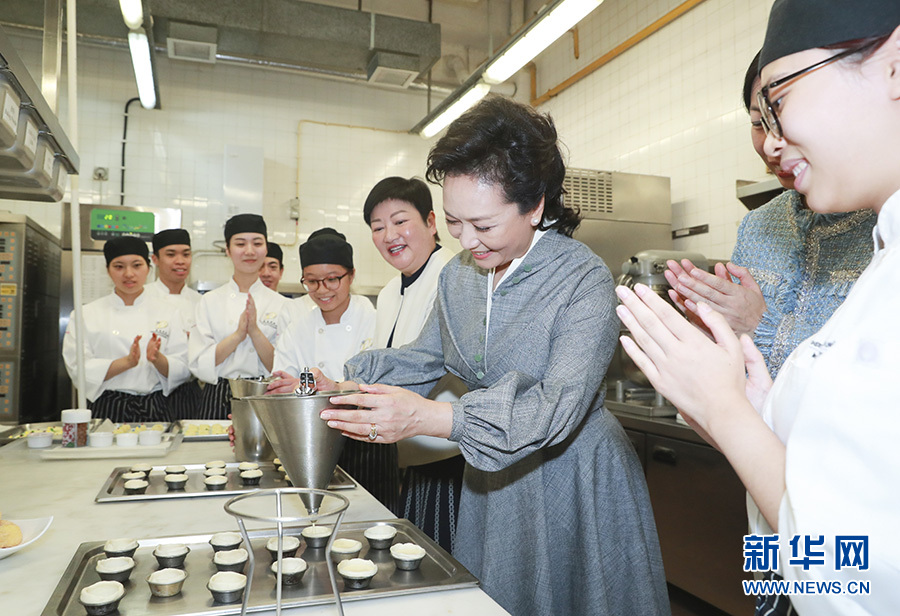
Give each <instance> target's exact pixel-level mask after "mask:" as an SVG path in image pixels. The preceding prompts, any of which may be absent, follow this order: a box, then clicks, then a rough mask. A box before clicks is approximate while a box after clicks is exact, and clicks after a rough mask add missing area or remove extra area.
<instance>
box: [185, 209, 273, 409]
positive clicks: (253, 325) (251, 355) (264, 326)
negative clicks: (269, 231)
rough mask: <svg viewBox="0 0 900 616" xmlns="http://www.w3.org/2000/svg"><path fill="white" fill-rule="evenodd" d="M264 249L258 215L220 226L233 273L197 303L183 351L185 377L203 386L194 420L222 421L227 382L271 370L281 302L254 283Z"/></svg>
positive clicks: (228, 391)
mask: <svg viewBox="0 0 900 616" xmlns="http://www.w3.org/2000/svg"><path fill="white" fill-rule="evenodd" d="M267 250H268V249H267V242H266V222H265V221H264V220H263V218H262V216H259V215H257V214H237V215H236V216H232V217H231V218H230V219H228V222H226V223H225V254H226V255H228V257H229V258H230V259H231V262H232V265H233V267H234V274H233V275H232V277H231V279H230V280H229V281H228V282H226V283H225V284H224V285H222V286H221V287H219V288H217V289H214V290H213V291H210V292H209V293H206V294H204V295H203V296H202V297H201V298H200V303H199V304H198V305H197V310H196V313H195V324H194V327H193V329H192V330H191V336H190V343H189V346H188V357H189V360H190V364H189V365H190V368H191V372H192V373H193V374H194V376H196V377H197V378H198V379H200V380H201V381H203V382H204V383H205V384H206V385H205V386H204V387H203V391H202V395H201V400H200V406H199V408H198V410H197V412H196V415H195V418H197V419H225V418H226V417H227V415H228V413H229V412H230V410H231V389H230V387H229V385H228V379H230V378H242V377H250V378H255V377H259V376H266V375H268V374H269V373H270V371H271V370H272V360H273V358H274V355H275V346H274V345H275V339H276V337H277V335H278V330H279V327H278V321H279V315H280V314H281V311H282V309H283V307H284V303H285V302H286V301H287V298H285V297H284V296H283V295H279V294H278V293H276V292H275V291H273V290H272V289H269V288H268V287H266V286H265V285H264V284H263V283H262V282H261V281H260V280H259V270H260V267H261V266H262V263H263V260H264V259H265V257H266V254H267Z"/></svg>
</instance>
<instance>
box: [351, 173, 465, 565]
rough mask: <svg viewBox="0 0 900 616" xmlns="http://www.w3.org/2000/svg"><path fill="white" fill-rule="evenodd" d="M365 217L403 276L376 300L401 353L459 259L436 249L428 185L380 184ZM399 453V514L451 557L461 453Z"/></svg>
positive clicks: (449, 393) (448, 447) (439, 449)
mask: <svg viewBox="0 0 900 616" xmlns="http://www.w3.org/2000/svg"><path fill="white" fill-rule="evenodd" d="M363 217H364V218H365V220H366V224H368V225H369V227H370V228H371V229H372V242H373V243H374V244H375V247H376V248H377V249H378V252H380V253H381V256H382V257H384V260H385V261H387V262H388V263H390V264H391V266H393V267H394V268H395V269H396V270H397V271H399V272H400V275H399V276H397V277H395V278H392V279H391V281H390V282H388V283H387V284H386V285H385V287H384V288H383V289H382V290H381V292H380V293H379V294H378V314H377V324H376V328H375V347H376V348H397V347H401V346H403V345H404V344H408V343H410V342H412V341H413V340H415V339H416V338H417V337H418V335H419V332H421V331H422V326H423V325H424V324H425V320H426V319H427V318H428V315H429V314H431V308H432V306H433V305H434V298H435V296H436V295H437V285H438V276H439V275H440V273H441V270H442V269H444V266H445V265H446V264H447V262H449V261H450V259H452V258H453V257H454V255H455V253H454V252H453V251H452V250H450V249H449V248H446V247H443V246H441V245H440V244H438V232H437V226H436V225H435V216H434V207H433V205H432V199H431V191H430V190H429V189H428V186H427V185H426V184H425V182H423V181H422V180H419V179H416V178H410V179H406V178H401V177H389V178H385V179H383V180H381V181H380V182H378V183H377V184H376V185H375V186H374V188H372V190H371V192H370V193H369V196H368V197H367V198H366V203H365V206H364V207H363ZM465 392H466V388H465V385H463V384H462V382H460V381H459V379H457V378H456V377H454V376H452V375H448V376H447V377H444V378H443V379H441V381H440V382H439V383H438V384H437V385H436V386H435V388H434V389H433V390H432V392H431V395H430V396H429V397H431V398H433V399H436V400H440V401H443V402H451V401H453V400H456V399H457V398H459V396H461V395H462V394H464V393H465ZM397 449H398V459H399V464H400V467H401V469H403V470H402V482H401V485H402V493H401V495H400V508H399V510H398V511H397V515H399V516H400V517H404V518H407V519H408V520H410V521H412V523H413V524H415V525H416V526H418V527H419V528H421V529H422V530H423V531H425V532H426V533H427V534H428V535H429V536H431V538H432V539H434V540H435V541H437V542H438V543H440V544H441V546H442V547H443V548H444V549H446V550H448V551H452V549H453V545H454V539H455V537H456V520H457V514H458V513H459V499H460V492H461V490H462V475H463V469H464V468H465V461H464V460H463V458H462V456H461V455H460V453H459V447H458V446H457V445H456V443H454V442H452V441H449V440H447V439H441V438H435V437H431V436H416V437H413V438H410V439H406V440H404V441H400V442H399V443H397Z"/></svg>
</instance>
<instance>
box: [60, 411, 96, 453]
mask: <svg viewBox="0 0 900 616" xmlns="http://www.w3.org/2000/svg"><path fill="white" fill-rule="evenodd" d="M60 418H61V419H62V424H63V437H62V446H63V447H85V446H87V440H88V424H89V423H90V422H91V411H90V409H66V410H65V411H63V412H62V413H61V415H60Z"/></svg>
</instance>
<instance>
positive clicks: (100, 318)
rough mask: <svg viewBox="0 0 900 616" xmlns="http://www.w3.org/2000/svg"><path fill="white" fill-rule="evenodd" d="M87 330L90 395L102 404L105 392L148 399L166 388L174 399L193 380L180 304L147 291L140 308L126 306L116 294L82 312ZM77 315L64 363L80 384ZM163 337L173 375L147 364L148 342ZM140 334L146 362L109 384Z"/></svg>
mask: <svg viewBox="0 0 900 616" xmlns="http://www.w3.org/2000/svg"><path fill="white" fill-rule="evenodd" d="M82 315H83V316H84V325H85V330H84V331H83V332H82V337H81V338H82V344H83V346H84V363H85V365H84V373H85V392H84V394H85V396H86V397H87V399H88V400H92V401H93V400H96V399H97V398H99V397H100V394H102V393H103V392H104V391H107V390H113V391H123V392H126V393H129V394H134V395H141V396H142V395H147V394H150V393H153V392H154V391H159V390H162V392H163V394H165V395H167V396H168V395H169V393H171V392H172V390H174V389H175V388H176V387H178V386H179V385H181V384H182V383H184V382H185V381H187V380H188V378H189V377H190V372H189V371H188V365H187V344H188V343H187V334H186V331H185V328H184V324H183V322H182V320H181V314H180V313H179V311H178V310H177V309H176V308H175V306H174V305H172V304H170V303H168V302H163V301H160V300H159V299H158V298H157V297H156V296H155V295H154V294H151V293H148V292H147V291H146V290H145V291H144V292H143V293H141V294H140V295H139V296H137V297H136V298H135V300H134V305H132V306H126V305H125V302H123V301H122V298H121V297H119V296H118V295H116V294H115V293H111V294H109V295H107V296H105V297H101V298H100V299H98V300H94V301H93V302H91V303H90V304H87V305H86V306H85V307H84V310H83V311H82ZM74 322H75V313H74V312H73V313H72V314H71V315H70V316H69V325H68V326H67V327H66V335H65V337H64V338H63V360H64V361H65V363H66V370H67V371H68V372H69V376H70V377H71V378H72V380H73V381H74V380H76V372H77V367H76V365H75V362H76V360H75V355H76V347H75V329H74V328H75V325H74ZM154 332H156V335H157V336H159V337H160V338H161V339H162V343H161V344H160V347H159V350H160V352H161V353H162V354H163V355H165V356H166V359H167V360H168V362H169V376H168V377H165V376H163V375H162V374H160V373H159V371H158V370H157V369H156V366H154V365H153V364H151V363H150V362H149V361H148V360H147V343H148V342H149V341H150V338H151V336H152V334H153V333H154ZM135 336H141V341H140V347H141V358H140V361H139V362H138V365H137V366H135V367H134V368H130V369H128V370H126V371H125V372H122V373H121V374H118V375H116V376H114V377H112V378H111V379H108V380H104V379H105V378H106V373H107V371H108V370H109V366H110V364H111V363H112V362H113V361H114V360H116V359H119V358H120V357H125V356H126V355H128V353H129V352H130V351H131V343H132V342H133V341H134V337H135Z"/></svg>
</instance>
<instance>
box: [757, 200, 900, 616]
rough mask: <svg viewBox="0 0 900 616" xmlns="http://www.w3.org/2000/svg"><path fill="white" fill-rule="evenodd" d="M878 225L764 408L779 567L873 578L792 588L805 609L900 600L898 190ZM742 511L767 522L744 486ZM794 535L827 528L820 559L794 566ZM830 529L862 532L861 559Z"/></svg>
mask: <svg viewBox="0 0 900 616" xmlns="http://www.w3.org/2000/svg"><path fill="white" fill-rule="evenodd" d="M874 236H875V255H874V257H873V259H872V263H871V264H870V265H869V266H868V267H867V268H866V270H865V271H864V272H863V274H862V276H860V277H859V279H858V280H857V281H856V284H855V286H854V287H853V289H852V290H851V291H850V294H849V295H848V296H847V299H846V300H845V301H844V303H843V304H842V305H841V306H840V308H838V309H837V311H836V312H835V313H834V314H833V315H832V317H831V318H830V319H829V320H828V322H826V323H825V325H824V326H823V327H822V329H821V330H819V332H818V333H816V334H815V335H813V336H811V337H810V338H808V339H807V340H805V341H804V342H803V343H802V344H801V345H800V346H798V347H797V349H796V350H794V352H793V353H792V354H791V356H790V357H789V358H788V360H787V362H785V364H784V366H783V367H782V369H781V372H780V373H779V374H778V378H777V379H776V381H775V384H774V386H773V387H772V390H771V392H770V393H769V396H768V398H767V399H766V404H765V407H764V409H763V419H765V421H766V423H767V424H768V425H769V426H770V427H771V428H772V429H773V430H774V431H775V433H776V434H777V435H778V437H779V438H780V439H781V440H782V442H784V444H785V447H786V465H785V483H786V490H785V493H784V497H783V499H782V501H781V506H780V509H779V512H778V527H779V540H780V560H781V573H782V575H784V577H785V579H788V580H825V581H832V580H834V581H841V582H842V585H843V588H844V590H845V591H846V590H847V582H848V581H850V580H869V581H871V594H869V595H861V594H856V595H854V594H841V595H802V596H801V595H793V596H792V597H791V601H792V602H793V604H794V605H795V607H796V608H797V611H798V612H799V613H801V614H816V615H817V616H829V615H838V614H842V615H843V614H893V613H895V612H896V611H897V606H900V584H898V579H900V533H898V532H897V527H898V524H900V484H898V481H900V479H898V478H900V456H898V455H897V449H898V447H900V402H898V396H897V390H896V389H895V386H896V382H897V379H898V377H900V319H898V315H900V192H898V193H895V194H894V195H893V196H892V197H891V198H890V199H889V200H888V201H887V202H886V203H885V205H884V206H883V207H882V210H881V212H880V214H879V216H878V224H877V226H876V227H875V230H874ZM748 514H749V518H750V528H751V532H755V533H761V534H770V533H771V529H770V528H769V526H768V525H767V524H766V522H765V519H764V518H763V517H762V515H761V514H760V513H759V510H758V509H757V507H756V506H755V503H753V501H752V499H750V498H749V497H748ZM794 535H801V537H803V536H805V535H812V536H814V537H817V536H820V535H824V538H825V544H824V546H822V547H821V548H816V549H824V551H825V556H824V559H825V565H824V566H816V565H814V566H811V567H810V568H809V570H808V571H804V570H803V567H802V566H798V565H790V564H789V562H788V561H789V559H790V558H791V556H792V553H791V546H790V543H789V542H790V540H791V538H792V537H793V536H794ZM836 535H866V536H868V537H869V568H868V570H862V571H859V570H857V569H847V568H842V569H841V570H840V571H835V557H836V554H835V551H836V540H835V537H836ZM801 545H802V538H801ZM798 556H800V557H803V556H804V552H803V549H802V548H801V550H800V552H799V554H798Z"/></svg>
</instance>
